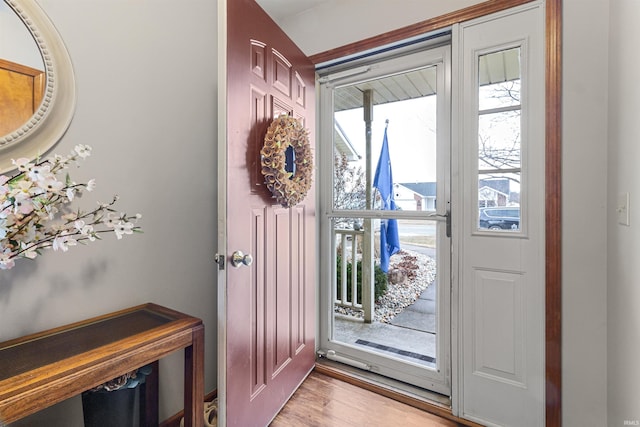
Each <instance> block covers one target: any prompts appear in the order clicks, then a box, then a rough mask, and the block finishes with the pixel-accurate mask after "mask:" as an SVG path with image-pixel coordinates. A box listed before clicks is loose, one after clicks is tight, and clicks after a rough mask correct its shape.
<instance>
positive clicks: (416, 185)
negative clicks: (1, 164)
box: [394, 182, 436, 211]
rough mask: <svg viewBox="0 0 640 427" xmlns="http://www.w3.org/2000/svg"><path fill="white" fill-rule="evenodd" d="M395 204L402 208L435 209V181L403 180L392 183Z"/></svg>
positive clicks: (415, 209)
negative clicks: (398, 182)
mask: <svg viewBox="0 0 640 427" xmlns="http://www.w3.org/2000/svg"><path fill="white" fill-rule="evenodd" d="M394 189H395V191H394V198H395V202H396V205H397V206H398V207H399V208H400V209H403V210H411V211H433V210H435V209H436V183H435V182H403V183H400V184H394Z"/></svg>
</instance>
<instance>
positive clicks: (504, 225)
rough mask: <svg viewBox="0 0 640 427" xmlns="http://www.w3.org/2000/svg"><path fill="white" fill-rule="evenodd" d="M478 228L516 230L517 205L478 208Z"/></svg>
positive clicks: (518, 223)
mask: <svg viewBox="0 0 640 427" xmlns="http://www.w3.org/2000/svg"><path fill="white" fill-rule="evenodd" d="M480 228H488V229H489V230H518V229H519V228H520V208H519V207H517V206H516V207H506V206H503V207H496V208H480Z"/></svg>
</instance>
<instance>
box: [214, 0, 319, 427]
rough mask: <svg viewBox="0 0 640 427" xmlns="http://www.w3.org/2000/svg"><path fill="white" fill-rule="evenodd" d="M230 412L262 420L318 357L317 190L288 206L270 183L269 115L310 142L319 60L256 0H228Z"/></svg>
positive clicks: (232, 418) (233, 418)
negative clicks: (287, 119) (242, 259)
mask: <svg viewBox="0 0 640 427" xmlns="http://www.w3.org/2000/svg"><path fill="white" fill-rule="evenodd" d="M227 8H228V15H227V26H228V35H227V36H228V38H227V41H228V46H227V67H228V69H227V73H228V74H227V76H228V77H227V114H228V116H227V209H226V215H227V218H226V219H227V222H226V227H227V230H226V231H227V249H228V251H229V254H227V255H230V254H231V253H232V252H234V251H236V250H240V251H242V252H244V253H250V254H251V255H252V256H253V259H254V261H253V263H252V264H251V265H250V266H242V267H239V268H235V267H233V266H231V265H228V266H227V273H226V279H227V280H226V284H225V285H226V291H227V313H226V330H227V332H226V336H227V343H226V366H227V372H226V379H227V381H226V384H225V385H224V387H225V395H226V421H227V425H230V426H243V427H248V426H265V425H267V424H268V423H269V422H270V421H271V420H272V419H273V417H274V416H275V415H276V414H277V412H278V411H279V410H280V409H281V408H282V406H283V405H284V404H285V403H286V401H287V400H288V398H289V397H290V396H291V394H293V392H294V391H295V390H296V388H297V387H298V385H299V384H300V383H301V382H302V381H303V380H304V378H305V377H306V375H307V374H308V373H309V371H310V370H311V369H312V368H313V364H314V362H315V354H314V347H315V336H314V330H315V328H314V324H315V310H314V305H315V303H314V295H315V290H314V289H315V282H314V280H315V264H314V257H315V255H314V254H315V249H314V245H315V234H314V233H315V226H314V217H315V194H314V188H313V187H312V188H311V191H310V192H309V193H308V194H307V197H306V198H305V200H304V201H303V202H302V203H301V204H299V205H298V206H295V207H292V208H288V209H287V208H283V207H282V206H280V205H275V204H274V203H275V199H273V198H272V197H271V193H270V192H269V191H268V189H267V188H266V186H265V185H264V180H263V178H262V174H261V172H260V168H261V165H260V149H261V148H262V144H263V138H264V135H265V133H266V130H267V127H268V125H269V124H270V122H271V119H272V118H273V117H275V116H278V115H280V114H289V115H293V116H294V117H296V118H299V119H301V120H302V121H303V123H304V125H305V127H306V128H307V129H308V130H309V138H310V143H311V145H312V147H314V145H315V144H314V133H315V129H314V109H313V106H314V87H315V85H314V79H315V71H314V67H313V64H312V63H311V62H310V61H309V60H308V59H307V58H306V57H305V55H304V54H303V53H302V52H301V51H300V50H299V49H298V48H297V47H296V46H295V45H294V44H293V42H292V41H291V40H290V39H289V38H288V37H287V36H286V35H285V34H284V33H283V32H282V30H280V29H279V28H278V27H277V25H276V24H275V23H274V22H273V21H272V20H271V18H269V17H268V16H267V15H266V13H264V11H263V10H262V9H261V8H260V7H259V6H258V5H257V4H256V3H255V2H254V1H253V0H229V1H228V5H227Z"/></svg>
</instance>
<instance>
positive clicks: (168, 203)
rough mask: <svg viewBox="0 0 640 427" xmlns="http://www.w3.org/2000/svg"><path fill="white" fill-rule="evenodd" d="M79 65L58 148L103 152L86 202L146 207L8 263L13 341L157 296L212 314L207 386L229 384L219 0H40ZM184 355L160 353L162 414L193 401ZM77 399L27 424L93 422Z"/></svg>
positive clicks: (83, 172) (86, 169)
mask: <svg viewBox="0 0 640 427" xmlns="http://www.w3.org/2000/svg"><path fill="white" fill-rule="evenodd" d="M38 3H39V4H40V5H41V6H42V8H43V9H44V10H45V12H46V13H47V14H48V15H49V17H50V18H51V20H52V21H53V22H54V23H55V25H56V27H57V29H58V31H59V32H60V33H61V35H62V37H63V39H64V41H65V43H66V45H67V48H68V50H69V52H70V55H71V59H72V61H73V64H74V68H75V72H76V79H77V93H78V100H77V101H78V102H77V110H76V114H75V117H74V119H73V122H72V124H71V126H70V128H69V131H68V132H67V134H66V135H65V137H64V138H63V140H62V141H61V142H60V143H59V144H58V145H57V146H56V147H55V148H54V150H53V151H54V152H61V153H66V152H68V151H70V150H71V149H72V148H73V146H74V145H75V144H78V143H82V144H88V145H91V146H92V147H93V155H92V156H91V157H90V158H89V159H87V160H86V161H85V162H84V163H83V164H82V165H81V167H80V168H79V169H72V170H71V171H70V172H71V174H72V177H73V178H74V179H75V180H76V181H82V180H86V179H89V178H95V179H96V181H97V189H96V191H95V192H94V193H87V194H86V195H85V196H84V198H83V199H84V200H83V201H82V202H83V203H88V204H89V205H93V203H94V201H96V200H102V201H106V200H108V199H110V197H111V196H112V195H113V194H114V193H117V194H118V195H119V196H120V202H119V206H120V208H121V209H122V210H126V211H128V212H132V213H135V212H140V213H142V215H143V218H142V222H141V225H142V226H143V228H144V234H140V235H133V236H126V237H125V238H124V239H123V240H121V241H116V239H115V238H114V236H107V237H105V238H104V240H103V241H101V242H94V243H92V244H90V245H89V246H86V247H74V248H71V249H70V250H69V252H67V253H65V254H61V253H54V252H51V253H47V254H46V255H45V256H43V257H42V258H41V259H37V260H35V261H29V260H20V261H19V262H18V265H17V266H16V267H15V268H14V269H13V270H10V271H2V272H0V341H2V340H5V339H9V338H13V337H18V336H22V335H24V334H28V333H31V332H35V331H39V330H43V329H48V328H52V327H55V326H59V325H63V324H66V323H69V322H73V321H78V320H82V319H85V318H88V317H92V316H96V315H100V314H104V313H108V312H111V311H114V310H118V309H122V308H126V307H130V306H133V305H137V304H142V303H145V302H148V301H149V302H154V303H157V304H161V305H165V306H168V307H171V308H173V309H176V310H179V311H183V312H186V313H188V314H191V315H193V316H197V317H200V318H202V319H203V321H204V323H205V342H206V350H205V351H206V364H205V375H206V377H205V390H206V391H211V390H213V389H214V388H215V387H216V371H215V370H216V365H217V363H216V335H217V334H216V304H217V301H216V271H215V268H214V267H215V264H214V263H213V262H212V259H213V255H214V253H215V242H216V239H217V237H216V232H217V231H216V216H217V214H216V206H217V202H216V200H217V184H216V181H217V179H216V165H217V157H216V147H217V141H216V132H217V120H216V114H217V111H216V102H217V100H216V97H217V90H216V81H217V48H216V40H217V24H216V23H217V11H216V9H217V5H216V2H212V1H210V0H187V1H182V2H175V1H170V0H138V1H135V2H132V1H128V0H91V1H80V0H39V1H38ZM182 360H183V358H182V355H180V354H178V355H175V356H169V357H168V358H166V359H163V360H162V361H161V365H160V369H161V378H160V394H161V396H160V399H161V402H160V404H161V414H160V415H161V419H165V418H167V417H168V416H170V415H173V414H174V413H176V412H177V411H179V410H181V409H182V381H183V371H182ZM80 408H81V404H80V400H79V399H78V398H74V399H70V400H69V401H67V402H65V403H63V404H61V405H59V406H58V407H55V408H53V409H52V410H49V411H44V412H42V413H39V414H37V415H34V416H32V417H30V418H28V419H26V420H24V422H20V423H19V425H33V426H42V425H47V426H56V425H59V426H65V427H68V426H74V425H82V418H81V412H80Z"/></svg>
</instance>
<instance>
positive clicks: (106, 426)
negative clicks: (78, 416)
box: [82, 387, 139, 427]
mask: <svg viewBox="0 0 640 427" xmlns="http://www.w3.org/2000/svg"><path fill="white" fill-rule="evenodd" d="M138 389H139V387H135V388H127V387H125V388H121V389H119V390H113V391H106V390H104V389H103V390H99V391H85V392H84V393H82V413H83V415H84V425H85V427H135V426H136V425H137V423H136V416H135V412H136V411H135V403H136V392H137V390H138Z"/></svg>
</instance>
